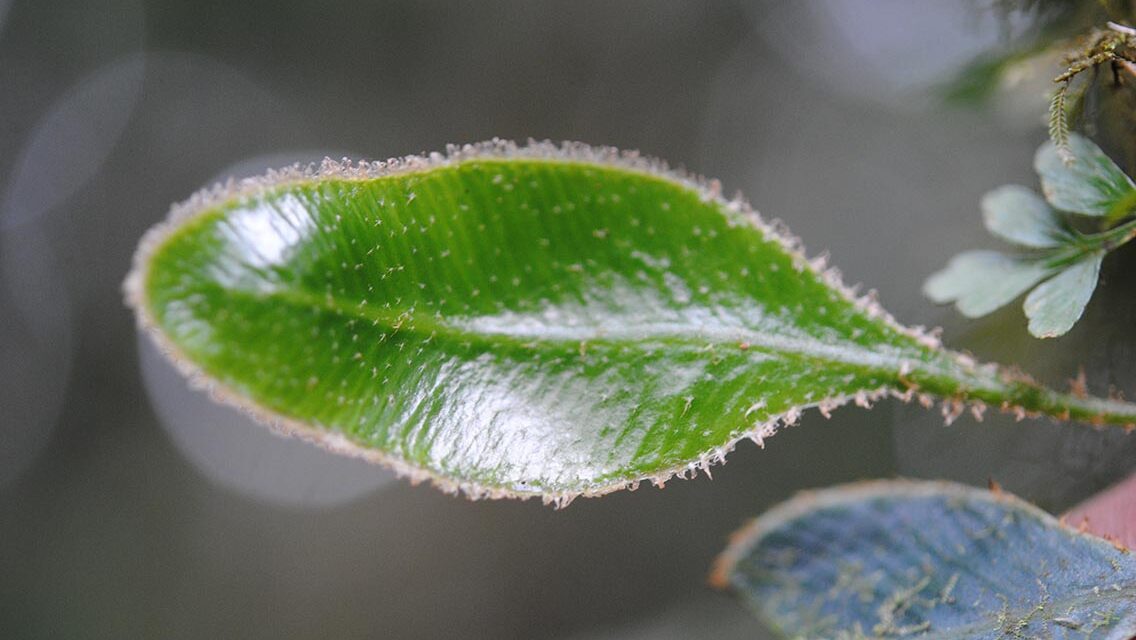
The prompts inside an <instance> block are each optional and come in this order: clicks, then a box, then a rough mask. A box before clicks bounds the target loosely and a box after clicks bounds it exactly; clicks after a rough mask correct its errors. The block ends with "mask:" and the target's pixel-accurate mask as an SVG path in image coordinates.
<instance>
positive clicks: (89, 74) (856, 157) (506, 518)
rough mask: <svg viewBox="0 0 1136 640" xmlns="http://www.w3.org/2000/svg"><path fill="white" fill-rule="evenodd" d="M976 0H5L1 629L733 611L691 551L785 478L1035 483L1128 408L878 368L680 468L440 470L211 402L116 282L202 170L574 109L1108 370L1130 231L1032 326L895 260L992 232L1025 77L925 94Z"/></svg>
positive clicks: (577, 118) (423, 626)
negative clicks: (372, 461) (718, 455)
mask: <svg viewBox="0 0 1136 640" xmlns="http://www.w3.org/2000/svg"><path fill="white" fill-rule="evenodd" d="M989 5H990V3H987V2H980V1H977V0H957V1H947V0H936V1H934V2H921V3H911V2H905V1H904V0H829V1H813V2H789V1H788V0H780V1H769V2H761V1H758V0H752V1H742V0H737V1H728V0H720V1H719V0H715V1H712V2H687V1H683V0H650V1H647V0H641V1H618V2H613V1H610V0H583V1H577V2H571V3H551V2H550V3H535V2H531V1H529V0H517V1H515V2H485V1H482V2H440V1H433V0H417V1H411V0H402V1H382V2H379V1H375V0H367V1H362V0H358V1H356V0H339V1H336V2H323V3H317V2H299V1H292V0H272V1H268V0H244V1H241V2H232V1H227V0H195V1H192V2H190V1H188V0H75V1H73V2H68V1H66V0H0V637H3V638H208V637H240V638H317V637H318V638H324V637H335V638H364V637H383V638H573V639H589V638H687V637H714V638H762V637H767V636H766V635H764V634H765V633H766V632H765V631H763V629H762V628H761V627H760V625H759V624H758V623H757V622H755V621H754V620H753V619H752V618H751V617H750V616H749V614H748V613H747V612H746V611H745V610H744V608H743V607H742V606H741V605H740V604H739V603H738V602H736V601H735V600H734V599H733V598H731V597H730V596H729V595H726V594H721V593H718V592H715V591H712V590H711V589H709V588H708V587H707V586H706V582H705V576H706V573H707V571H708V568H709V566H710V563H711V561H712V559H713V557H714V555H715V554H716V553H717V552H718V551H719V550H720V549H721V548H722V547H723V545H724V544H725V540H726V536H727V535H728V534H729V532H731V531H732V530H733V529H735V528H737V527H738V526H740V525H741V524H742V523H743V522H744V521H745V520H746V519H747V518H749V517H751V516H753V515H755V514H757V513H758V512H760V511H762V510H763V509H765V508H767V507H768V506H770V505H771V504H773V503H775V502H777V501H780V500H783V499H785V498H787V497H789V496H790V495H792V494H793V493H794V492H796V491H798V490H801V489H804V488H808V487H817V486H824V485H829V484H833V483H838V482H844V481H851V480H856V479H862V478H875V477H891V476H895V475H907V476H913V477H920V478H948V479H954V480H959V481H963V482H969V483H973V484H984V483H985V482H986V481H987V479H988V478H993V479H996V480H997V481H998V482H1000V483H1001V484H1002V485H1004V486H1005V487H1007V488H1008V489H1009V490H1011V491H1014V492H1017V493H1019V494H1020V495H1022V496H1024V497H1025V498H1027V499H1030V500H1033V501H1035V502H1037V503H1039V504H1040V505H1041V506H1043V507H1044V508H1046V509H1049V510H1051V511H1055V512H1057V511H1061V510H1063V509H1065V508H1067V507H1068V506H1070V505H1072V504H1074V503H1075V502H1077V501H1079V500H1081V499H1083V498H1084V497H1087V496H1088V495H1090V494H1092V493H1093V492H1095V491H1098V490H1100V489H1101V488H1103V487H1105V486H1107V485H1108V484H1110V483H1111V482H1114V481H1115V480H1117V479H1119V478H1120V477H1122V476H1123V475H1125V474H1126V473H1128V472H1129V471H1131V470H1132V469H1133V468H1136V438H1131V437H1129V438H1125V437H1124V436H1123V434H1119V433H1114V432H1098V431H1094V430H1092V429H1088V428H1084V427H1080V426H1070V425H1066V426H1060V425H1055V424H1052V423H1049V422H1046V421H1026V422H1025V423H1024V424H1020V425H1015V424H1014V423H1013V420H1012V419H1007V418H1004V417H1001V416H991V417H989V418H988V419H987V420H986V421H985V422H983V423H977V422H975V421H974V420H973V419H971V418H969V417H963V418H961V419H960V420H959V421H958V422H957V423H956V424H955V425H953V426H951V427H949V428H946V427H944V426H943V424H942V420H941V418H940V417H939V416H938V413H937V412H932V411H926V410H923V409H921V408H919V407H913V406H903V405H899V404H896V403H894V402H890V401H889V402H885V403H882V404H881V405H880V406H879V407H877V408H876V409H874V410H872V411H870V412H869V411H865V410H862V409H857V408H854V407H848V408H843V409H840V410H839V411H837V412H836V413H835V415H834V416H833V417H832V418H831V419H830V420H825V419H823V418H822V417H821V416H819V415H817V414H815V413H809V414H808V415H806V416H805V418H804V419H803V421H802V423H801V425H799V426H798V427H795V428H792V429H788V430H786V431H784V432H782V433H781V434H779V435H778V436H777V437H776V438H774V439H772V440H770V441H769V442H768V443H767V446H766V448H765V449H764V450H759V449H758V448H757V447H755V446H754V445H752V444H751V443H748V442H746V443H743V444H742V445H741V446H739V448H738V450H737V451H735V452H734V453H733V454H731V456H730V458H729V463H728V464H727V465H725V466H723V467H720V468H717V469H715V470H714V479H713V480H710V479H708V478H706V477H705V476H700V477H699V478H698V479H697V480H692V481H673V482H671V483H669V484H668V485H667V486H666V488H665V489H663V490H659V489H655V488H653V487H645V488H642V489H640V490H639V491H637V492H634V493H628V492H623V493H617V494H614V495H611V496H609V497H606V498H604V499H602V500H577V501H576V502H575V503H573V504H572V506H571V507H569V508H568V509H566V510H563V511H553V510H551V509H549V508H545V507H542V506H541V505H540V504H537V503H521V502H469V501H466V500H464V499H460V498H455V497H452V496H447V495H443V494H441V493H439V492H438V491H436V490H434V489H432V488H429V487H425V486H419V487H412V486H410V485H409V484H408V483H406V482H404V481H402V480H397V479H394V478H393V476H392V475H391V474H390V473H389V472H387V471H385V470H383V469H381V468H377V467H371V466H368V465H366V464H364V463H361V462H356V461H352V460H346V459H341V458H337V457H334V456H332V455H331V454H328V453H325V452H323V451H321V450H318V449H315V448H313V447H310V446H307V445H303V444H301V443H297V442H294V441H288V440H284V439H280V438H277V437H275V436H273V435H271V434H269V433H268V432H267V430H264V429H262V428H260V427H257V426H255V425H252V424H250V423H248V421H247V420H245V419H244V418H243V417H242V416H240V415H239V414H237V413H235V412H233V411H231V410H228V409H224V408H220V407H216V406H213V405H212V404H210V402H209V401H208V400H207V399H206V398H205V397H204V396H202V395H200V394H197V393H196V392H194V391H192V390H190V389H188V388H187V385H186V384H185V383H184V381H182V379H181V378H180V377H179V376H178V374H176V373H175V372H174V371H173V370H172V369H171V367H169V366H168V365H167V364H166V363H165V362H164V361H163V360H162V359H161V358H160V357H159V356H158V355H157V354H156V353H155V351H154V350H153V349H151V348H150V346H149V344H148V342H147V341H141V340H139V338H138V335H137V333H136V330H135V326H134V320H133V317H132V316H131V314H130V313H129V312H128V311H127V309H126V308H125V307H124V306H123V304H122V295H121V293H120V283H121V281H122V279H123V277H124V276H125V274H126V272H127V270H128V268H129V266H130V260H131V255H132V252H133V250H134V247H135V244H136V242H137V241H138V239H139V237H140V236H141V234H142V233H143V231H144V230H145V229H146V228H147V227H149V226H150V225H152V224H154V223H155V222H157V221H159V220H160V219H161V218H163V217H164V215H165V213H166V211H167V209H168V207H169V205H170V204H171V203H172V202H174V201H177V200H181V199H184V198H186V197H188V196H189V195H190V194H191V193H192V192H193V191H195V190H196V189H198V188H199V187H201V186H204V185H206V184H208V183H210V182H213V181H216V180H220V179H223V178H225V177H227V176H230V175H236V176H243V175H249V174H255V173H259V172H261V171H263V170H264V169H266V168H268V167H272V166H280V165H284V164H288V163H291V162H293V161H297V160H302V161H308V160H318V159H320V158H322V157H323V156H324V155H331V156H334V157H342V156H345V155H346V156H351V157H354V158H369V159H382V158H386V157H389V156H394V155H403V154H408V153H415V152H421V151H431V150H439V149H442V148H443V147H444V145H445V144H446V143H450V142H458V143H460V142H470V141H476V140H482V139H486V138H490V137H494V136H500V137H505V138H515V139H525V138H528V137H534V138H541V139H543V138H550V139H553V140H563V139H571V140H580V141H584V142H589V143H593V144H610V145H616V146H619V147H623V148H635V149H640V150H641V151H643V152H644V153H647V154H651V155H655V156H660V157H663V158H666V159H668V160H670V161H671V162H672V163H673V164H677V165H681V166H684V167H686V168H688V169H689V170H691V171H694V172H697V173H701V174H706V175H709V176H714V177H718V178H720V179H722V181H723V183H724V185H725V186H726V189H727V191H728V192H733V191H734V190H741V191H742V192H743V193H745V195H746V196H747V197H748V198H749V199H750V200H751V201H752V202H753V203H754V205H755V207H756V208H757V209H759V210H760V211H761V212H762V213H763V214H764V215H765V216H766V217H769V218H781V219H782V220H784V221H785V222H786V223H787V224H788V225H789V226H790V228H792V229H793V231H794V232H795V233H796V234H798V235H799V236H801V237H802V238H804V240H805V243H806V246H807V247H808V248H809V249H810V251H811V252H812V253H814V254H815V253H818V252H820V251H822V250H825V251H828V252H829V253H830V254H831V256H832V261H833V262H834V263H835V264H836V265H838V266H840V267H841V268H842V270H843V271H844V274H845V278H846V280H847V281H849V282H852V283H854V282H863V283H866V285H868V286H870V287H874V288H877V289H878V290H879V292H880V296H881V299H882V301H883V303H884V305H885V306H886V307H887V308H888V309H890V310H891V311H892V312H893V313H894V314H895V315H896V316H897V317H898V318H899V319H900V320H901V321H904V322H906V323H908V324H922V325H938V326H943V327H945V334H944V337H945V339H946V342H947V344H949V345H951V346H954V347H958V348H963V349H968V350H970V351H972V352H973V353H975V354H977V355H978V356H980V357H982V358H986V359H993V360H997V361H1001V362H1007V363H1016V364H1019V365H1021V366H1022V367H1023V368H1024V369H1026V370H1027V371H1030V372H1031V373H1034V374H1035V375H1036V376H1037V377H1039V378H1041V379H1043V380H1045V381H1047V382H1049V383H1051V384H1056V385H1062V386H1063V385H1064V384H1065V380H1066V379H1068V378H1071V377H1073V376H1075V375H1076V372H1077V369H1078V367H1080V366H1083V367H1084V368H1085V371H1086V373H1087V377H1088V380H1089V386H1090V389H1092V390H1094V391H1096V392H1098V393H1105V392H1107V391H1108V389H1109V387H1110V386H1114V387H1115V388H1117V389H1119V390H1122V391H1126V392H1128V393H1129V395H1133V394H1136V335H1134V333H1133V331H1132V328H1133V327H1134V326H1136V298H1134V296H1132V295H1131V292H1132V291H1133V287H1134V286H1136V282H1134V279H1136V270H1134V269H1133V267H1134V266H1136V257H1134V252H1133V251H1121V252H1118V253H1117V254H1116V255H1115V256H1112V257H1110V258H1109V259H1108V261H1106V263H1105V270H1104V272H1103V273H1102V278H1103V280H1102V286H1101V288H1100V289H1098V291H1097V293H1096V296H1095V298H1094V300H1093V302H1092V303H1091V304H1090V306H1089V308H1088V311H1087V313H1086V317H1085V320H1084V321H1082V322H1081V323H1080V324H1079V325H1078V326H1077V327H1076V328H1075V329H1074V330H1073V331H1072V332H1071V333H1070V334H1069V335H1068V336H1066V337H1064V338H1061V339H1058V340H1051V341H1045V342H1042V341H1038V340H1034V339H1032V338H1029V337H1028V336H1027V334H1026V331H1025V328H1024V319H1023V318H1022V315H1021V311H1020V307H1019V306H1017V305H1011V306H1010V307H1008V308H1007V309H1006V310H1004V311H1002V312H999V313H998V314H995V315H994V316H991V317H989V318H987V319H984V320H982V321H977V322H967V321H964V320H962V319H961V318H960V317H959V316H957V315H956V314H955V313H954V312H953V311H951V310H949V309H941V308H936V307H933V306H932V305H931V304H930V303H929V302H927V301H926V300H925V299H923V298H922V297H921V294H920V286H921V283H922V281H923V279H924V278H925V277H926V276H927V275H928V274H929V273H931V272H932V271H934V270H936V269H938V268H940V267H941V266H942V265H944V264H945V263H946V261H947V260H948V258H949V257H950V256H952V255H954V254H955V253H957V252H959V251H962V250H964V249H967V248H974V247H994V246H996V242H995V241H994V240H992V239H991V238H989V237H988V236H987V235H986V234H985V232H984V231H983V229H982V227H981V223H980V217H979V213H978V201H979V198H980V197H981V195H982V194H983V193H984V192H985V191H987V190H989V189H991V188H993V187H995V186H998V185H1001V184H1004V183H1009V182H1020V183H1023V184H1027V185H1034V184H1035V178H1034V176H1033V172H1032V169H1031V167H1030V160H1031V158H1032V154H1033V151H1034V149H1035V148H1036V146H1037V145H1038V144H1039V143H1040V142H1041V141H1042V140H1043V139H1044V136H1045V133H1044V129H1043V128H1042V126H1040V123H1041V122H1042V120H1041V119H1042V112H1043V110H1044V107H1045V96H1044V91H1045V90H1047V86H1046V84H1045V82H1044V78H1042V80H1041V81H1039V82H1034V84H1033V85H1031V84H1030V82H1031V80H1030V78H1026V79H1025V81H1024V82H1025V87H1024V89H1022V90H1020V91H1018V92H1016V93H1015V94H1014V95H1007V96H1002V97H1001V98H999V99H997V100H995V101H994V102H993V103H991V104H990V105H988V106H987V107H984V108H960V107H957V106H952V105H949V104H947V103H946V102H945V101H944V100H942V99H941V93H942V92H941V91H940V89H941V88H942V86H943V84H944V83H946V82H948V81H949V80H950V79H951V77H952V75H953V74H954V73H956V72H957V71H958V69H959V68H960V67H961V66H962V65H964V64H965V63H967V62H968V61H970V60H971V59H973V58H974V57H975V56H976V55H978V54H979V53H981V52H983V51H985V50H987V49H989V48H990V47H993V46H996V45H998V44H999V43H1001V42H1005V41H1006V40H1007V39H1012V38H1015V37H1018V36H1020V35H1021V34H1023V33H1026V34H1028V32H1029V30H1030V29H1031V28H1033V27H1032V24H1031V21H1030V18H1029V16H1028V15H1018V14H1011V15H1006V14H999V13H996V12H994V11H992V10H991V8H990V6H989ZM1031 87H1032V88H1031ZM1023 96H1024V98H1023Z"/></svg>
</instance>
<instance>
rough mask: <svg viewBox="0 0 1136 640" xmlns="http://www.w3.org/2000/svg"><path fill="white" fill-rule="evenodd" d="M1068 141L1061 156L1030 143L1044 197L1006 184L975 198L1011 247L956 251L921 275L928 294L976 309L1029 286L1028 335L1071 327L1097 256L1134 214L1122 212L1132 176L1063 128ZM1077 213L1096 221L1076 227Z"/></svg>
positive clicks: (983, 310)
mask: <svg viewBox="0 0 1136 640" xmlns="http://www.w3.org/2000/svg"><path fill="white" fill-rule="evenodd" d="M1066 144H1067V147H1066V151H1067V153H1068V156H1065V154H1062V153H1061V151H1062V149H1061V147H1060V146H1059V145H1058V143H1056V142H1052V141H1050V142H1047V143H1045V144H1043V145H1042V146H1041V148H1040V149H1038V152H1037V156H1036V158H1035V161H1034V167H1035V168H1036V170H1037V173H1038V176H1039V177H1040V178H1041V188H1042V192H1043V193H1044V194H1045V197H1044V198H1042V197H1041V196H1039V195H1037V194H1036V193H1035V192H1033V191H1031V190H1030V189H1028V188H1026V187H1022V186H1018V185H1006V186H1004V187H999V188H998V189H995V190H994V191H991V192H990V193H988V194H986V196H985V197H984V198H983V199H982V216H983V222H985V224H986V228H987V230H988V231H990V233H991V234H993V235H995V236H997V237H999V238H1001V239H1002V240H1005V241H1007V242H1009V243H1011V244H1013V245H1016V246H1017V247H1018V249H1019V251H1018V252H1017V253H1014V254H1006V253H1001V252H997V251H968V252H966V253H962V254H959V255H957V256H955V257H954V259H952V260H951V262H950V264H949V265H948V266H947V267H946V268H945V269H943V270H942V271H939V272H938V273H936V274H934V275H932V276H931V277H930V278H928V279H927V282H926V284H925V285H924V292H925V293H926V294H927V296H928V297H929V298H931V299H932V300H934V301H935V302H939V303H944V302H954V303H955V306H956V307H957V308H958V310H959V312H960V313H962V314H963V315H965V316H967V317H969V318H977V317H981V316H984V315H986V314H988V313H990V312H991V311H994V310H995V309H997V308H999V307H1001V306H1004V305H1006V304H1008V303H1009V302H1010V301H1012V300H1014V299H1015V298H1017V297H1018V296H1019V295H1021V294H1023V293H1025V292H1026V291H1029V290H1030V289H1033V291H1032V292H1030V294H1029V295H1028V296H1027V297H1026V300H1025V304H1024V305H1023V308H1024V309H1025V313H1026V317H1028V318H1029V331H1030V333H1031V334H1033V335H1034V336H1036V337H1038V338H1051V337H1054V336H1060V335H1062V334H1064V333H1066V332H1067V331H1069V329H1071V328H1072V327H1073V325H1074V324H1075V323H1076V322H1077V320H1078V319H1080V317H1081V314H1082V313H1083V311H1084V309H1085V305H1086V304H1088V302H1089V298H1090V297H1092V294H1093V290H1094V289H1095V288H1096V286H1097V274H1098V273H1099V272H1100V265H1101V260H1103V259H1104V256H1105V255H1106V254H1107V253H1108V252H1109V251H1112V250H1114V249H1116V248H1117V247H1120V246H1121V245H1123V244H1125V243H1127V242H1128V241H1130V240H1131V239H1132V238H1133V237H1136V219H1134V220H1129V218H1131V214H1132V212H1133V208H1134V207H1136V184H1133V182H1132V179H1131V178H1129V177H1128V176H1127V175H1125V174H1124V172H1123V171H1121V170H1120V168H1119V167H1117V166H1116V164H1115V163H1114V162H1113V161H1112V160H1110V159H1109V157H1108V156H1107V155H1105V154H1104V152H1103V151H1101V150H1100V148H1098V147H1097V146H1096V145H1095V144H1093V143H1092V142H1091V141H1089V140H1088V139H1087V138H1084V137H1082V136H1079V135H1077V134H1070V135H1069V137H1068V140H1067V141H1066ZM1076 218H1082V219H1084V218H1095V219H1096V220H1095V221H1094V222H1096V224H1097V226H1098V228H1097V230H1094V231H1090V232H1085V231H1081V230H1080V228H1079V226H1078V222H1079V221H1078V220H1077V219H1076ZM1100 227H1103V229H1101V228H1100ZM1038 283H1041V284H1040V285H1038ZM1035 285H1037V286H1036V288H1035Z"/></svg>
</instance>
